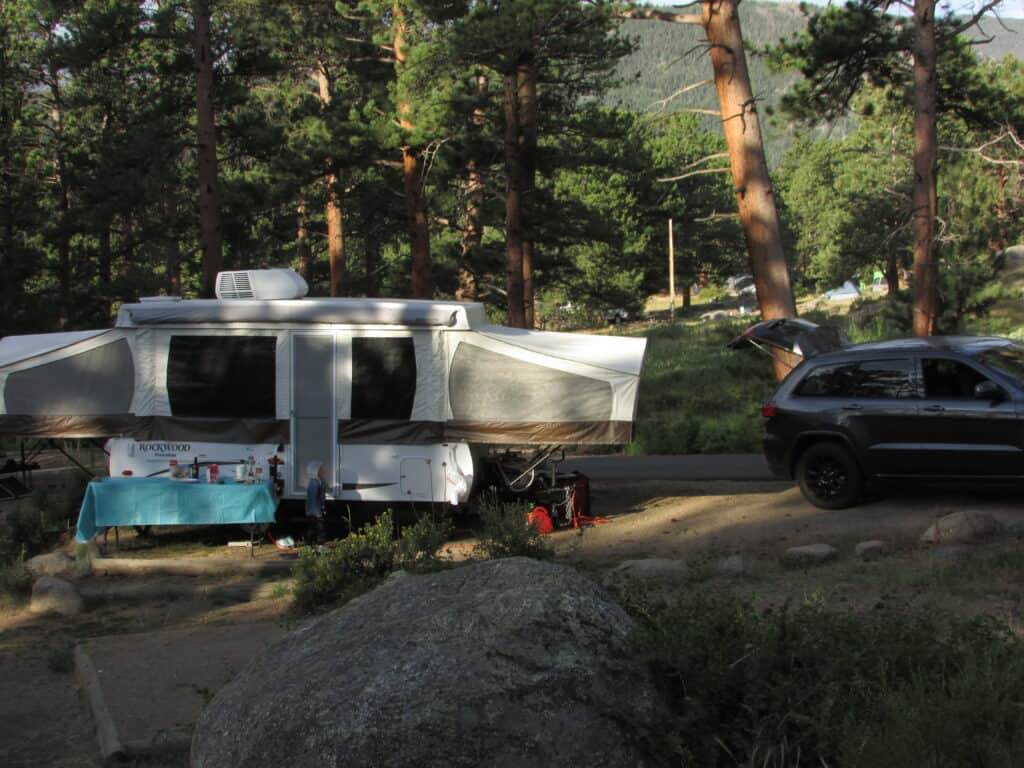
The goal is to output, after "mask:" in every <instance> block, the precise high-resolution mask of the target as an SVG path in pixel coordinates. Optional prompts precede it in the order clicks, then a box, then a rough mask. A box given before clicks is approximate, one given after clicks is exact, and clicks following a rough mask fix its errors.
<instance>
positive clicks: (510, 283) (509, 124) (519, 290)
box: [503, 67, 526, 328]
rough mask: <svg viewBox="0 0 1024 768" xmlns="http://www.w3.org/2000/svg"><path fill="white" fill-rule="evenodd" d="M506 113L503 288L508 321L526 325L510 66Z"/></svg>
mask: <svg viewBox="0 0 1024 768" xmlns="http://www.w3.org/2000/svg"><path fill="white" fill-rule="evenodd" d="M504 86H505V92H504V101H503V105H504V112H505V290H506V294H507V299H508V324H509V325H510V326H511V327H513V328H525V327H526V313H525V311H524V306H523V206H522V197H521V195H522V190H523V186H524V185H523V161H522V158H521V153H522V147H521V145H520V143H519V76H518V72H517V70H516V68H515V67H511V68H510V69H509V70H508V71H507V72H506V73H505V77H504Z"/></svg>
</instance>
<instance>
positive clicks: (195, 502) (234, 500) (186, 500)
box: [75, 477, 277, 542]
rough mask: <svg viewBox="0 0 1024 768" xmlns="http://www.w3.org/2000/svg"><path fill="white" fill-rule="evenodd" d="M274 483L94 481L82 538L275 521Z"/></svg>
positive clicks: (82, 517) (80, 528) (82, 521)
mask: <svg viewBox="0 0 1024 768" xmlns="http://www.w3.org/2000/svg"><path fill="white" fill-rule="evenodd" d="M271 487H272V483H271V482H270V481H267V482H266V483H260V484H258V485H243V484H241V483H233V482H225V483H223V484H221V483H189V482H183V481H180V480H169V479H167V478H157V477H152V478H149V477H145V478H143V477H108V478H104V479H103V480H102V481H101V482H92V483H89V485H88V487H87V488H86V491H85V498H84V499H82V509H81V511H80V512H79V513H78V534H77V535H76V536H75V540H76V541H80V542H87V541H89V540H90V539H92V538H93V537H95V536H96V534H98V533H100V532H101V531H102V530H103V529H104V528H112V527H114V526H121V525H222V524H240V523H272V522H274V512H275V510H276V509H277V502H276V501H275V500H274V494H273V493H272V492H271Z"/></svg>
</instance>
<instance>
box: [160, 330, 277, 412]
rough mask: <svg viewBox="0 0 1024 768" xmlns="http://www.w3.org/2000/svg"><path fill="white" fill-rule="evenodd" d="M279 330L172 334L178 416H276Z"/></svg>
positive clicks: (170, 378) (171, 383)
mask: <svg viewBox="0 0 1024 768" xmlns="http://www.w3.org/2000/svg"><path fill="white" fill-rule="evenodd" d="M276 357H277V339H276V337H274V336H172V337H171V349H170V357H169V359H168V361H167V395H168V397H169V399H170V402H171V413H172V414H173V415H175V416H193V417H209V418H216V417H222V418H263V419H272V418H274V416H275V402H276V397H275V394H276V385H275V375H274V370H275V364H276Z"/></svg>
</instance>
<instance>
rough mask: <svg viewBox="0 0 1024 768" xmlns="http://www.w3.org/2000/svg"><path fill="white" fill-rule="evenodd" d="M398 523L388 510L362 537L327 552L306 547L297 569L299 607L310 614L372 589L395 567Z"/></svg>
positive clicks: (354, 535)
mask: <svg viewBox="0 0 1024 768" xmlns="http://www.w3.org/2000/svg"><path fill="white" fill-rule="evenodd" d="M393 533H394V522H393V520H392V517H391V511H390V510H388V511H387V512H385V513H384V514H382V515H381V516H380V517H378V518H377V519H376V520H375V521H374V522H373V523H371V524H369V525H367V526H365V527H364V528H363V530H362V531H360V532H359V533H350V534H349V535H348V536H347V537H345V538H344V539H341V540H339V541H338V542H336V543H335V544H334V546H332V547H330V548H328V549H325V550H323V551H321V550H319V549H314V548H313V547H304V548H303V549H302V552H301V553H300V554H299V561H298V563H296V565H295V569H294V575H295V580H296V584H295V589H294V591H293V593H292V594H293V598H294V603H295V607H296V608H297V609H299V610H300V611H302V612H310V611H315V610H319V609H322V608H326V607H330V606H332V605H334V604H337V603H339V602H343V601H344V600H343V599H351V598H352V597H354V596H355V595H357V594H359V593H361V592H362V591H365V590H366V589H369V588H372V587H373V586H374V585H376V584H377V583H378V582H380V581H381V580H382V579H383V578H384V576H386V575H387V574H388V573H390V572H391V569H392V567H393V566H394V564H395V554H396V552H395V549H396V547H395V543H394V541H393Z"/></svg>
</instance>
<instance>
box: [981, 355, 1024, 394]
mask: <svg viewBox="0 0 1024 768" xmlns="http://www.w3.org/2000/svg"><path fill="white" fill-rule="evenodd" d="M974 357H975V359H976V360H978V361H979V362H981V363H984V364H985V365H988V366H990V367H992V368H995V369H996V370H997V371H1001V372H1002V373H1005V374H1006V375H1007V376H1009V377H1010V378H1012V379H1013V380H1014V383H1015V384H1016V385H1017V386H1018V387H1021V388H1022V389H1024V347H1021V346H1018V345H1016V344H1012V345H1011V344H1007V345H1006V346H1003V347H990V348H989V349H986V350H983V351H981V352H979V353H978V354H977V355H975V356H974Z"/></svg>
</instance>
